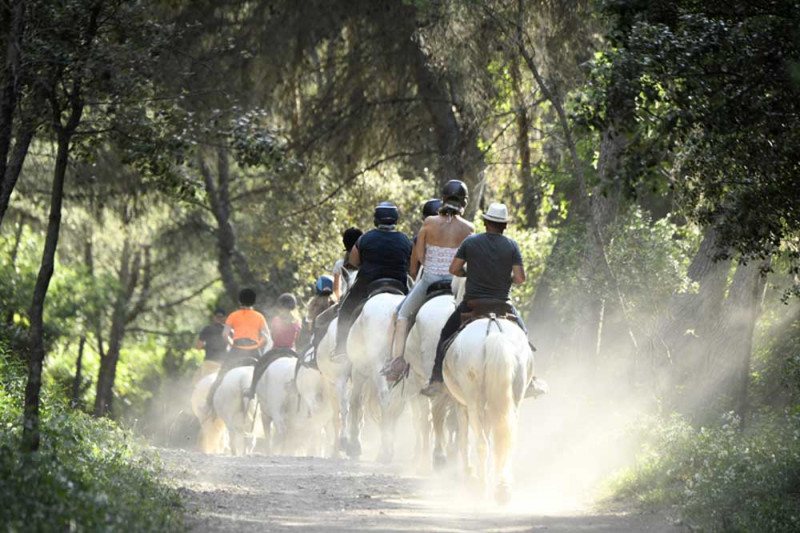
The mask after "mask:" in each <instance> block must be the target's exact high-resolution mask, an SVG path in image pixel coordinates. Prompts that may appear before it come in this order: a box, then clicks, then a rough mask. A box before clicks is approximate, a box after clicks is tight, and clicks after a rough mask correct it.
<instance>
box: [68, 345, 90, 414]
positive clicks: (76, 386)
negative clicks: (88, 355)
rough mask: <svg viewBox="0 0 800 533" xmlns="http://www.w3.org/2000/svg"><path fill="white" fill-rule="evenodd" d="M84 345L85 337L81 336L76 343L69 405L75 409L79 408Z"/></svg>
mask: <svg viewBox="0 0 800 533" xmlns="http://www.w3.org/2000/svg"><path fill="white" fill-rule="evenodd" d="M85 345H86V335H81V339H80V342H79V343H78V358H77V359H76V360H75V379H74V381H73V382H72V395H71V396H72V399H71V402H70V404H71V405H72V407H73V408H75V409H77V408H80V406H81V403H82V402H81V392H82V391H83V348H84V346H85Z"/></svg>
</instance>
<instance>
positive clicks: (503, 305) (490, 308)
mask: <svg viewBox="0 0 800 533" xmlns="http://www.w3.org/2000/svg"><path fill="white" fill-rule="evenodd" d="M467 307H469V311H467V312H466V313H461V329H463V328H464V326H466V325H467V324H469V323H470V322H472V321H474V320H477V319H479V318H486V317H488V316H489V315H492V314H493V315H494V316H495V318H506V319H509V320H514V321H516V319H517V315H516V313H514V306H512V305H511V302H510V301H508V300H495V299H493V298H476V299H473V300H468V301H467Z"/></svg>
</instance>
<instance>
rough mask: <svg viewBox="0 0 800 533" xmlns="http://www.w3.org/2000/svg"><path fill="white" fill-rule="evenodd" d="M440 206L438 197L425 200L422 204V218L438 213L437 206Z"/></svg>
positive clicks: (440, 202)
mask: <svg viewBox="0 0 800 533" xmlns="http://www.w3.org/2000/svg"><path fill="white" fill-rule="evenodd" d="M440 207H442V201H441V200H439V199H438V198H434V199H433V200H428V201H427V202H425V205H423V206H422V218H423V219H426V218H428V217H432V216H433V215H436V214H438V213H439V208H440Z"/></svg>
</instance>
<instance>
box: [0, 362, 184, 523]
mask: <svg viewBox="0 0 800 533" xmlns="http://www.w3.org/2000/svg"><path fill="white" fill-rule="evenodd" d="M24 375H25V374H24V368H23V366H22V365H21V364H19V363H15V362H13V361H12V360H11V359H9V357H8V356H7V355H5V354H0V385H2V388H0V479H2V480H3V481H2V483H0V498H2V501H3V505H2V506H1V507H0V523H2V524H3V529H4V530H5V531H68V530H69V531H76V530H77V531H179V530H181V529H182V508H181V504H180V499H179V497H178V494H177V492H176V491H175V490H174V489H172V488H170V487H168V486H167V485H165V484H164V482H163V481H161V480H160V479H159V476H160V475H161V471H160V464H159V462H158V459H157V457H153V456H152V454H150V453H148V452H145V451H144V450H143V449H141V448H139V447H138V446H136V445H134V444H132V443H131V437H130V436H129V435H127V434H125V433H124V432H122V431H121V430H120V429H119V428H118V427H117V426H116V425H115V424H114V423H113V422H111V421H109V420H106V419H101V420H98V419H94V418H90V417H89V416H88V415H85V414H83V413H80V412H76V411H71V410H69V409H68V408H67V407H66V406H64V405H63V404H62V403H61V402H60V401H59V398H58V397H57V396H54V395H53V394H52V393H51V394H48V395H46V397H45V399H44V402H43V406H42V407H43V409H42V447H41V449H40V450H39V451H38V452H36V453H33V454H25V453H23V452H22V451H21V448H20V436H21V433H22V416H21V410H20V404H21V401H20V399H21V397H22V392H23V387H24V380H25V379H24Z"/></svg>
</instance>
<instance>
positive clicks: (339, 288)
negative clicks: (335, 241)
mask: <svg viewBox="0 0 800 533" xmlns="http://www.w3.org/2000/svg"><path fill="white" fill-rule="evenodd" d="M363 233H364V232H363V231H361V230H360V229H358V228H347V229H346V230H344V232H342V244H344V257H343V258H341V259H339V260H338V261H336V263H334V265H333V269H332V270H331V274H333V297H334V299H335V300H336V301H337V302H341V301H342V298H344V295H345V294H347V290H348V289H349V288H350V286H351V285H352V284H353V272H355V270H356V267H354V266H353V265H351V264H350V250H352V249H353V246H354V245H355V244H356V241H358V239H359V237H361V235H363Z"/></svg>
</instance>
